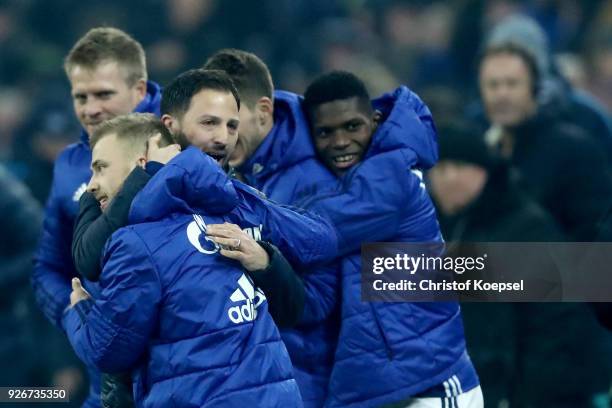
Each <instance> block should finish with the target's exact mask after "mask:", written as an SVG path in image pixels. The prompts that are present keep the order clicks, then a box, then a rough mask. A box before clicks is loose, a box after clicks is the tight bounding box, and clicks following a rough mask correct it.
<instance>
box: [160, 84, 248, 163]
mask: <svg viewBox="0 0 612 408" xmlns="http://www.w3.org/2000/svg"><path fill="white" fill-rule="evenodd" d="M162 121H163V122H164V124H165V125H166V126H167V127H168V128H169V129H170V131H171V132H172V134H173V135H174V137H175V139H176V140H177V142H178V143H179V144H180V145H181V147H182V148H186V147H188V146H191V145H193V146H196V147H198V148H199V149H200V150H202V151H203V152H204V153H206V154H208V155H209V156H211V157H212V158H213V159H215V160H216V161H217V163H219V165H220V166H222V167H224V166H225V165H226V164H227V162H228V161H229V157H230V155H231V153H232V151H233V150H234V147H235V146H236V139H237V138H238V124H239V123H240V120H239V116H238V104H237V102H236V99H235V98H234V95H232V93H230V92H223V91H217V90H212V89H203V90H202V91H200V92H198V93H196V94H195V95H194V96H193V97H192V98H191V103H190V104H189V109H187V111H186V112H185V113H184V114H183V115H182V117H180V118H179V117H176V116H171V115H164V116H163V117H162Z"/></svg>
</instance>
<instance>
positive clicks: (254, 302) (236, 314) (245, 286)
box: [227, 273, 266, 324]
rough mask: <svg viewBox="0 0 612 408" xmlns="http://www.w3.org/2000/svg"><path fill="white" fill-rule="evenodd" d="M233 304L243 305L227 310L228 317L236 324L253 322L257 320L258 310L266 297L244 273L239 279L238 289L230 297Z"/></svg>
mask: <svg viewBox="0 0 612 408" xmlns="http://www.w3.org/2000/svg"><path fill="white" fill-rule="evenodd" d="M230 300H231V301H232V302H233V303H242V304H241V305H236V306H232V307H230V308H229V309H228V310H227V316H228V317H229V319H230V320H231V321H232V322H233V323H235V324H240V323H244V322H252V321H253V320H255V319H256V318H257V308H258V307H259V306H260V305H261V304H262V303H263V302H264V300H266V296H265V295H264V293H263V292H262V291H261V289H259V288H255V286H254V285H253V281H251V279H249V278H248V277H247V276H246V275H245V274H244V273H243V274H242V276H241V277H240V279H238V288H237V289H236V290H235V291H234V293H232V295H231V296H230Z"/></svg>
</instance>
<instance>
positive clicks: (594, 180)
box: [480, 43, 612, 241]
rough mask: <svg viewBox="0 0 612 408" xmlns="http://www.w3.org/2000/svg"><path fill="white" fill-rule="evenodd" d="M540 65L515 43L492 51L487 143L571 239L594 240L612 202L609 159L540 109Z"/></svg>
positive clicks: (484, 67) (486, 58) (484, 68)
mask: <svg viewBox="0 0 612 408" xmlns="http://www.w3.org/2000/svg"><path fill="white" fill-rule="evenodd" d="M539 86H540V78H539V73H538V69H537V65H536V62H535V60H534V58H533V56H532V55H531V54H529V52H528V51H526V50H525V49H524V48H521V47H519V46H516V45H513V44H511V43H510V44H501V45H493V46H490V47H489V48H487V49H486V50H485V51H484V53H483V57H482V59H481V62H480V92H481V97H482V99H483V103H484V107H485V110H486V114H487V117H488V119H489V121H490V122H491V124H492V125H493V127H492V128H491V129H490V131H489V132H488V134H487V142H488V143H490V144H492V145H494V146H496V148H497V149H499V151H500V153H501V154H502V155H503V156H505V157H507V158H508V159H509V160H510V162H511V166H512V168H513V169H515V170H516V171H517V172H518V174H519V176H520V184H521V186H522V187H523V188H524V189H525V190H526V191H527V192H528V193H529V194H530V195H531V196H532V197H533V198H534V199H535V200H536V201H537V202H538V203H539V204H540V205H541V206H542V207H544V208H545V209H546V210H547V211H549V212H550V213H551V215H552V216H553V217H554V218H555V220H556V221H557V223H558V224H559V225H560V226H561V228H562V230H563V232H564V234H566V235H567V236H568V237H569V239H570V240H572V241H592V240H595V239H596V238H597V236H598V234H599V230H600V229H601V228H603V225H602V224H601V220H602V219H603V217H604V215H605V213H606V212H607V210H608V208H609V207H610V205H611V203H612V182H611V181H610V178H609V177H610V176H609V171H608V167H607V162H606V157H605V154H604V152H603V149H602V147H601V146H599V145H598V144H597V141H596V140H594V139H593V138H590V137H587V136H585V134H583V133H582V132H581V131H580V130H579V129H578V128H576V127H574V126H572V125H571V124H569V123H565V122H563V121H562V120H561V119H560V118H559V116H557V114H556V113H554V112H550V111H547V110H546V109H540V107H539V106H538V103H537V98H536V95H537V92H538V88H539Z"/></svg>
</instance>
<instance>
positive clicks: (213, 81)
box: [161, 69, 240, 117]
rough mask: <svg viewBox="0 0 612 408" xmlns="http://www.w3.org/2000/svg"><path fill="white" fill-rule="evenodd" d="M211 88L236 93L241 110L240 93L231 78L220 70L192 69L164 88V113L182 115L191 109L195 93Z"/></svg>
mask: <svg viewBox="0 0 612 408" xmlns="http://www.w3.org/2000/svg"><path fill="white" fill-rule="evenodd" d="M204 89H211V90H215V91H221V92H229V93H231V94H232V95H234V98H235V99H236V104H238V110H240V95H239V94H238V90H237V89H236V87H235V86H234V83H233V82H232V80H231V78H230V77H229V76H228V75H227V74H226V73H225V72H223V71H220V70H207V69H190V70H189V71H185V72H183V73H182V74H180V75H179V76H177V77H176V78H174V79H173V80H172V82H170V84H169V85H168V86H167V87H166V88H165V89H164V91H163V93H162V100H161V113H162V115H165V114H168V115H173V116H179V117H180V116H182V115H184V114H185V112H187V110H189V105H190V104H191V99H192V98H193V96H194V95H195V94H197V93H198V92H200V91H202V90H204Z"/></svg>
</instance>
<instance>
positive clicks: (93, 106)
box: [82, 98, 102, 118]
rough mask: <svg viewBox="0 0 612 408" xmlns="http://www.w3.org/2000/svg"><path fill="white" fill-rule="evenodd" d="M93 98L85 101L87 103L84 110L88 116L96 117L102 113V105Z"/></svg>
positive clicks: (84, 113)
mask: <svg viewBox="0 0 612 408" xmlns="http://www.w3.org/2000/svg"><path fill="white" fill-rule="evenodd" d="M92 99H93V98H88V100H87V102H85V105H84V106H83V107H82V112H83V115H85V116H86V117H90V118H95V117H96V116H98V115H100V114H101V113H102V106H101V105H100V103H99V102H97V101H95V100H92Z"/></svg>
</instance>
